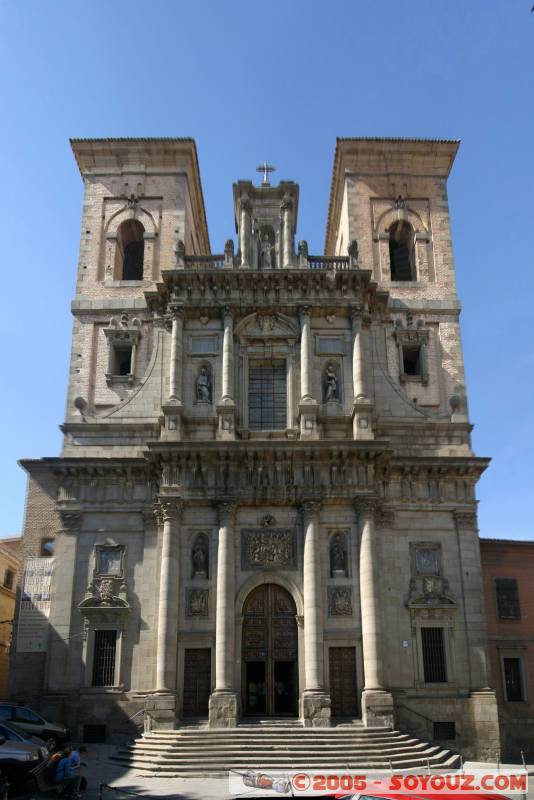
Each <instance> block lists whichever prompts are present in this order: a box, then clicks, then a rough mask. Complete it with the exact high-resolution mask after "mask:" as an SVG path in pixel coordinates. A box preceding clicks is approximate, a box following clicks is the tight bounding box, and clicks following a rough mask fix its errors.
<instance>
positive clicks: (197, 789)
mask: <svg viewBox="0 0 534 800" xmlns="http://www.w3.org/2000/svg"><path fill="white" fill-rule="evenodd" d="M114 750H115V748H114V747H113V746H110V745H89V746H88V753H87V757H86V758H84V760H85V761H87V764H88V767H87V769H86V770H85V774H86V777H87V780H88V784H89V786H88V790H87V792H85V798H86V800H99V799H100V800H129V799H130V800H135V796H132V794H130V793H133V792H135V793H139V794H140V795H143V796H145V797H149V798H151V799H152V800H154V799H155V798H176V799H177V800H178V798H183V800H228V799H229V798H231V797H233V796H234V795H231V794H230V792H229V786H228V778H152V777H147V776H145V775H141V774H140V773H139V772H138V771H137V770H135V769H125V768H124V767H121V766H118V765H117V764H114V763H113V762H112V761H110V760H109V756H110V754H111V753H113V751H114ZM506 766H508V767H509V768H510V769H517V765H512V764H509V765H505V764H503V765H501V767H502V768H505V767H506ZM484 768H489V769H492V770H493V769H495V768H496V764H487V763H482V762H472V761H471V762H466V763H465V765H464V769H465V771H466V772H467V771H469V769H484ZM528 771H529V773H530V774H531V776H532V777H531V778H530V783H531V786H530V787H529V792H528V795H527V800H534V764H532V765H529V766H528ZM100 784H105V785H106V786H105V787H103V789H102V794H101V795H100V791H99V786H100ZM108 787H111V788H108ZM243 788H244V787H243ZM32 797H35V795H31V794H28V793H27V792H23V793H19V795H18V800H31V798H32ZM240 797H247V794H246V793H245V792H243V794H242V795H240ZM254 797H256V798H258V795H256V794H254ZM277 797H278V798H283V797H284V795H281V794H279V795H277ZM286 797H287V795H286ZM515 798H516V799H517V800H521V798H520V796H519V795H515Z"/></svg>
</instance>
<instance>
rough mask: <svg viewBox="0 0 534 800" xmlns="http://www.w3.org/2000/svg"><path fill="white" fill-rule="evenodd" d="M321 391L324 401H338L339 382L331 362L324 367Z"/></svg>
mask: <svg viewBox="0 0 534 800" xmlns="http://www.w3.org/2000/svg"><path fill="white" fill-rule="evenodd" d="M323 391H324V402H325V403H329V402H330V401H331V400H335V401H337V402H339V383H338V379H337V376H336V369H335V366H334V364H333V363H332V362H330V364H328V366H327V367H326V369H325V373H324V386H323Z"/></svg>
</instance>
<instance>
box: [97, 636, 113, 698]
mask: <svg viewBox="0 0 534 800" xmlns="http://www.w3.org/2000/svg"><path fill="white" fill-rule="evenodd" d="M116 652H117V631H95V641H94V650H93V686H113V685H114V684H115V655H116Z"/></svg>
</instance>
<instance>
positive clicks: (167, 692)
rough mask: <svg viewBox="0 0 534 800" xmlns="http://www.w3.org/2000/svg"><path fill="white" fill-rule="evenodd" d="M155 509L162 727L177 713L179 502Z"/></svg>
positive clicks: (171, 724) (157, 712) (158, 684)
mask: <svg viewBox="0 0 534 800" xmlns="http://www.w3.org/2000/svg"><path fill="white" fill-rule="evenodd" d="M158 511H159V512H160V515H161V520H162V521H163V532H162V537H161V561H160V571H159V601H158V633H157V650H156V694H157V695H159V697H158V696H156V697H155V698H154V716H155V718H156V721H157V723H158V726H159V727H161V728H173V727H174V724H175V714H176V690H177V685H176V667H177V664H176V659H177V650H178V639H177V631H178V607H179V598H180V594H179V587H180V583H179V546H178V530H179V524H180V516H181V511H182V503H181V500H179V499H173V500H164V501H163V502H161V503H160V506H159V508H158Z"/></svg>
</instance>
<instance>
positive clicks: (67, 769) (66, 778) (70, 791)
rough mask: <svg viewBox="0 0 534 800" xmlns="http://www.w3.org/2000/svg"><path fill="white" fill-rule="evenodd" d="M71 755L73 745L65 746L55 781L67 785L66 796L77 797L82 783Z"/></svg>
mask: <svg viewBox="0 0 534 800" xmlns="http://www.w3.org/2000/svg"><path fill="white" fill-rule="evenodd" d="M71 755H72V749H71V747H70V746H67V747H65V748H64V750H63V753H62V756H61V759H60V761H59V763H58V765H57V769H56V775H55V782H56V783H61V784H62V785H63V786H64V787H65V796H66V797H75V796H76V795H77V794H78V787H79V784H80V776H79V775H77V774H76V772H75V770H74V769H73V768H72V764H71Z"/></svg>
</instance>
